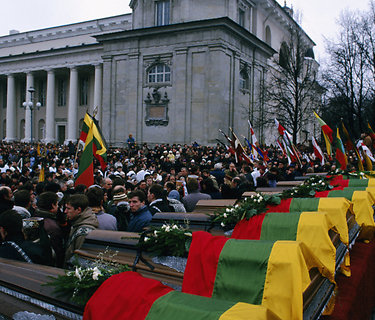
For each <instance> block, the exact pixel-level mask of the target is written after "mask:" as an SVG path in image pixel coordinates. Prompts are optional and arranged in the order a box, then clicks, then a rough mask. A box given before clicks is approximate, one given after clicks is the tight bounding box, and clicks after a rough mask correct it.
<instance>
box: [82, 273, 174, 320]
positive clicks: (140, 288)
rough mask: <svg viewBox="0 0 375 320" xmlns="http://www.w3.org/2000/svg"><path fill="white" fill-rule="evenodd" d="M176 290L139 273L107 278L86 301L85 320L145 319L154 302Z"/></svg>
mask: <svg viewBox="0 0 375 320" xmlns="http://www.w3.org/2000/svg"><path fill="white" fill-rule="evenodd" d="M172 290H173V289H171V288H169V287H167V286H165V285H163V284H162V283H161V282H159V281H157V280H153V279H147V278H144V277H143V276H141V275H140V274H138V273H136V272H131V271H128V272H123V273H119V274H116V275H114V276H112V277H111V278H109V279H108V280H106V281H105V282H104V283H103V284H102V285H101V286H100V287H99V289H98V290H96V292H95V293H94V295H93V296H92V297H91V299H90V300H89V302H88V303H87V304H86V307H85V311H84V314H83V320H103V319H106V320H111V319H113V320H122V319H124V320H125V319H132V320H141V319H145V318H146V316H147V314H148V313H149V311H150V308H151V306H152V304H153V303H154V302H155V301H156V300H157V299H158V298H160V297H161V296H164V295H166V294H167V293H168V292H170V291H172Z"/></svg>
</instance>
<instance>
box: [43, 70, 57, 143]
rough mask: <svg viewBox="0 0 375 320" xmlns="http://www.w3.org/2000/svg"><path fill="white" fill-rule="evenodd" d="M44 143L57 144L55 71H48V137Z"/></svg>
mask: <svg viewBox="0 0 375 320" xmlns="http://www.w3.org/2000/svg"><path fill="white" fill-rule="evenodd" d="M44 142H45V143H46V144H47V143H54V142H55V71H54V70H48V71H47V106H46V137H45V140H44Z"/></svg>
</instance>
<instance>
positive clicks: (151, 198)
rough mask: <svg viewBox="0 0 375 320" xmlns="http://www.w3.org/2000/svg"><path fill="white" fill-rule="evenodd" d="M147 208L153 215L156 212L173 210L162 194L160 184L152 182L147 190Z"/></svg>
mask: <svg viewBox="0 0 375 320" xmlns="http://www.w3.org/2000/svg"><path fill="white" fill-rule="evenodd" d="M147 200H148V202H149V205H148V209H149V210H150V212H151V214H152V215H154V214H155V213H157V212H175V210H174V208H173V207H172V206H170V205H169V203H168V200H167V199H166V197H165V196H164V188H163V187H162V186H161V185H160V184H153V185H152V186H151V187H150V190H149V191H148V195H147Z"/></svg>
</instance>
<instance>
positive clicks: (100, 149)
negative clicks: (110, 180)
mask: <svg viewBox="0 0 375 320" xmlns="http://www.w3.org/2000/svg"><path fill="white" fill-rule="evenodd" d="M90 128H92V130H93V145H92V146H93V155H94V156H95V158H97V159H98V160H99V162H100V166H101V168H102V170H105V168H106V166H107V143H106V142H105V140H104V138H103V134H102V132H101V130H100V127H99V124H98V122H97V120H96V119H95V118H94V117H93V116H91V115H90V114H89V113H87V112H86V115H85V118H84V120H83V124H82V131H81V135H80V137H79V140H80V141H82V142H83V143H85V144H86V140H87V137H88V134H89V131H90Z"/></svg>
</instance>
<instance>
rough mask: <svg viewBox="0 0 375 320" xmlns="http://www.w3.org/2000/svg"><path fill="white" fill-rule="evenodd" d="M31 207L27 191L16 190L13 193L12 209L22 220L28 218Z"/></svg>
mask: <svg viewBox="0 0 375 320" xmlns="http://www.w3.org/2000/svg"><path fill="white" fill-rule="evenodd" d="M30 206H31V196H30V191H28V190H18V191H16V192H15V193H14V207H13V210H15V211H16V212H17V213H18V214H19V215H20V216H21V218H22V219H25V218H30V217H31V214H30V212H29V208H30Z"/></svg>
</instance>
